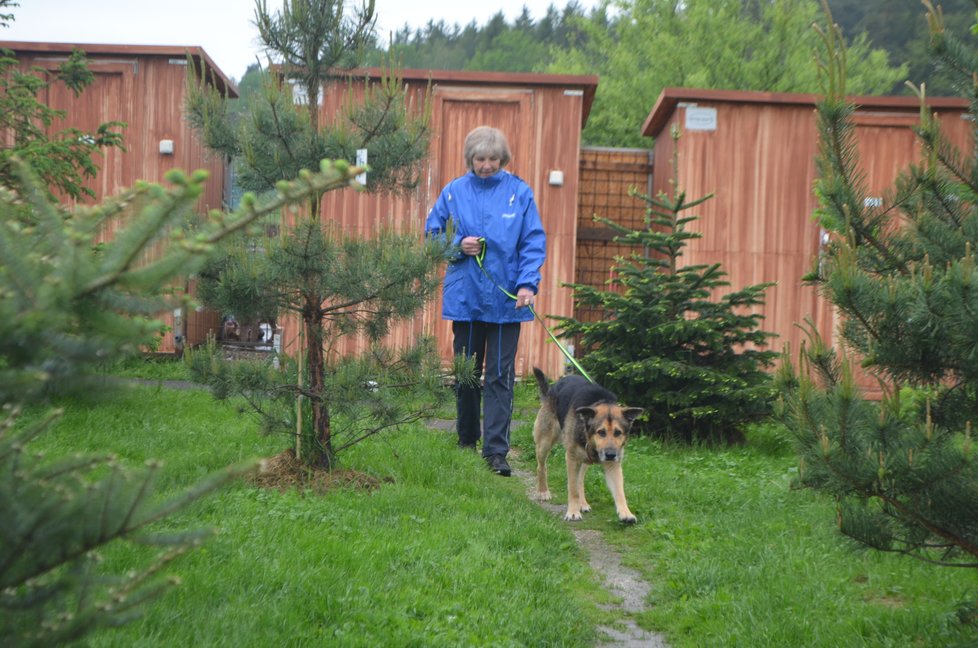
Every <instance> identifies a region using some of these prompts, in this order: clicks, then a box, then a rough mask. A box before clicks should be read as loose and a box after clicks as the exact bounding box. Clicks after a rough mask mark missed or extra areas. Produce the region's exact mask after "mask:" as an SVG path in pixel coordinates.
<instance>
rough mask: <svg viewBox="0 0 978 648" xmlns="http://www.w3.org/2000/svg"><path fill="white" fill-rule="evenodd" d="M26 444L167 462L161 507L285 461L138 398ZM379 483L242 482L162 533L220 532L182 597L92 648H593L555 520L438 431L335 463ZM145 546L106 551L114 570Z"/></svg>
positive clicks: (591, 609) (247, 431)
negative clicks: (211, 481) (217, 474)
mask: <svg viewBox="0 0 978 648" xmlns="http://www.w3.org/2000/svg"><path fill="white" fill-rule="evenodd" d="M64 405H65V416H64V418H63V419H62V420H61V421H60V422H59V424H58V425H57V426H56V427H55V428H54V429H53V430H51V431H50V432H48V433H47V434H46V435H44V437H43V438H42V440H41V441H40V442H39V443H38V444H37V448H36V449H43V450H45V451H46V452H47V454H48V455H49V456H53V455H57V454H63V453H67V452H74V451H76V450H79V451H81V450H84V451H87V452H105V451H110V452H114V453H116V454H118V455H119V456H120V457H121V458H122V459H123V460H124V461H125V462H126V463H127V464H130V465H138V464H139V463H141V462H142V461H143V460H145V459H147V458H149V457H156V458H161V459H163V460H164V461H165V469H164V475H163V478H162V480H161V482H160V486H161V489H162V490H163V492H164V493H165V492H168V491H171V490H174V489H178V488H180V487H182V486H186V485H188V484H190V483H192V482H193V481H194V480H196V479H199V478H200V477H201V476H202V475H204V474H206V473H208V472H210V471H212V470H216V469H218V468H220V467H222V466H224V465H226V464H228V463H232V462H236V461H238V460H240V459H243V458H247V457H254V456H269V455H272V454H276V453H278V452H279V451H280V450H281V449H282V448H284V447H285V446H286V444H285V440H284V439H281V438H267V437H264V438H263V437H261V436H259V435H258V434H257V433H256V432H255V429H254V426H252V425H250V424H249V423H248V422H247V420H246V419H244V418H241V417H239V416H238V415H237V414H236V413H235V412H234V410H232V409H231V408H227V407H224V406H222V405H217V404H215V403H214V402H213V401H212V400H211V399H210V397H209V396H208V395H207V394H206V393H203V392H199V391H192V390H191V391H186V390H180V391H176V390H169V389H160V388H155V387H135V388H132V389H131V390H129V391H128V392H127V393H126V394H124V395H122V396H120V397H119V398H118V399H116V400H115V401H114V402H111V403H106V402H102V403H99V404H98V405H95V406H93V405H91V404H86V403H80V402H68V403H65V404H64ZM344 460H345V462H346V465H347V466H350V467H357V468H359V469H362V470H364V471H366V472H368V473H369V474H371V475H373V476H375V477H377V478H378V479H380V480H383V485H382V486H381V487H380V488H378V489H375V490H370V491H368V490H355V489H352V488H340V489H336V490H334V491H332V492H330V493H328V494H327V495H325V496H318V495H313V494H308V493H300V492H296V491H291V492H284V493H283V492H278V491H275V490H263V489H258V488H255V487H251V486H249V485H246V484H243V483H242V484H237V485H235V486H232V487H230V488H227V489H225V490H224V491H222V492H220V493H218V494H216V495H214V496H211V497H210V498H208V499H206V500H204V501H202V502H200V503H198V504H197V505H195V506H194V507H193V508H192V509H191V510H189V511H187V512H185V513H182V514H180V515H179V516H177V517H176V518H175V519H173V520H172V521H171V522H170V525H171V526H173V527H174V528H200V527H207V526H213V527H217V528H218V529H219V530H220V533H219V534H218V535H217V536H215V537H214V538H212V539H211V540H209V541H208V542H207V544H206V545H205V546H204V547H203V548H202V549H200V550H197V551H195V552H192V553H191V554H189V555H188V556H185V557H183V558H181V559H180V560H179V561H178V563H177V564H176V565H175V568H174V569H173V570H172V571H173V572H175V573H177V574H179V576H180V578H181V580H182V584H181V585H180V586H179V587H176V588H174V589H172V590H170V591H169V592H168V593H167V594H165V595H164V596H163V597H162V598H161V599H159V600H158V601H156V602H155V603H154V604H152V605H151V606H150V608H149V609H148V611H147V613H146V614H145V615H144V616H143V617H142V618H141V619H138V620H136V621H135V622H133V623H131V624H130V625H127V626H124V627H122V628H120V629H116V630H106V631H101V632H99V633H96V634H95V635H92V636H91V637H89V638H88V639H87V641H86V645H89V646H127V647H128V646H183V645H186V646H190V645H207V646H236V647H241V646H282V645H288V646H321V645H330V646H380V645H402V646H412V645H414V646H460V645H493V646H526V645H552V646H558V645H559V646H586V645H590V644H591V643H592V641H593V638H594V629H593V628H594V626H595V624H596V621H597V618H598V616H597V615H598V611H597V609H596V607H595V604H594V603H593V601H594V600H595V599H596V597H598V596H600V593H599V592H598V591H597V589H596V587H597V586H596V584H595V582H594V581H593V580H592V579H591V578H590V576H589V575H588V574H587V573H586V572H582V571H581V570H580V569H579V566H580V565H581V564H585V561H584V558H583V556H582V555H581V553H580V551H579V550H578V549H577V547H576V545H575V543H574V540H573V537H572V535H571V534H570V533H569V532H568V531H567V529H566V528H564V527H563V525H562V523H560V522H559V521H558V520H556V519H554V518H553V517H552V516H549V515H547V514H546V513H544V512H542V511H541V510H540V509H539V508H538V507H537V506H536V505H534V504H533V503H532V502H530V501H528V500H527V498H526V497H525V487H524V485H523V484H522V483H521V482H519V481H518V480H505V479H500V478H499V477H497V476H495V475H493V474H491V473H490V472H489V471H488V470H486V468H485V466H484V464H483V463H482V461H481V459H480V458H479V457H478V456H477V455H475V454H474V453H468V452H462V451H460V450H458V449H457V448H456V447H455V439H454V438H452V436H451V435H450V434H447V433H444V432H442V433H436V432H430V431H427V430H423V429H415V430H409V431H405V432H403V433H401V434H398V435H389V436H387V437H384V438H377V439H375V440H373V441H372V442H370V443H364V444H361V445H360V446H358V447H356V448H355V449H353V450H351V451H350V452H349V453H347V454H345V455H344ZM144 556H145V553H144V549H143V548H141V547H138V546H129V545H125V544H120V545H119V546H115V547H113V548H112V550H111V551H106V552H105V560H106V565H107V567H108V568H110V569H111V570H113V571H116V572H118V571H121V570H124V569H128V568H130V566H132V565H139V564H140V560H141V558H143V557H144Z"/></svg>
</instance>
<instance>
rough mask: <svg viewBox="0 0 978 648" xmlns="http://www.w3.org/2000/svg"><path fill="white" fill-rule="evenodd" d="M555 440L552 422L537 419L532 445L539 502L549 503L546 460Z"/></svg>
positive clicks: (539, 417) (555, 431)
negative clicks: (535, 463) (534, 455)
mask: <svg viewBox="0 0 978 648" xmlns="http://www.w3.org/2000/svg"><path fill="white" fill-rule="evenodd" d="M556 440H557V430H555V426H554V425H553V423H552V422H550V421H548V420H546V419H545V418H543V415H542V414H541V415H540V416H538V417H537V421H536V423H534V424H533V443H534V446H535V450H536V456H537V499H538V500H540V501H541V502H549V501H550V486H549V485H548V484H547V460H548V459H549V458H550V450H551V448H553V446H554V442H555V441H556Z"/></svg>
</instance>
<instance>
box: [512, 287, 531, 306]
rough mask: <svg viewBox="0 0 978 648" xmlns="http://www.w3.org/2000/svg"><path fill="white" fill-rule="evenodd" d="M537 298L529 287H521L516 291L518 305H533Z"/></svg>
mask: <svg viewBox="0 0 978 648" xmlns="http://www.w3.org/2000/svg"><path fill="white" fill-rule="evenodd" d="M535 299H536V295H535V294H533V291H532V290H530V289H529V288H520V289H519V290H517V291H516V307H517V308H524V307H526V306H532V305H533V301H534V300H535Z"/></svg>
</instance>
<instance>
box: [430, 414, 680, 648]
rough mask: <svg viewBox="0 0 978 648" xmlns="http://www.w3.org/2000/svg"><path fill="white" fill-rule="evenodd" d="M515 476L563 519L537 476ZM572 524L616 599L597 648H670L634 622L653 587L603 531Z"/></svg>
mask: <svg viewBox="0 0 978 648" xmlns="http://www.w3.org/2000/svg"><path fill="white" fill-rule="evenodd" d="M428 426H429V427H431V428H433V429H437V430H445V431H449V432H454V431H455V421H443V420H432V421H428ZM514 454H515V453H514ZM513 476H514V477H516V478H518V479H522V480H523V482H524V483H525V484H526V487H527V496H528V497H529V498H530V499H531V500H533V501H534V502H536V503H537V504H539V505H540V506H541V507H542V508H544V509H545V510H547V511H550V512H551V513H552V514H554V515H558V516H560V517H563V515H564V508H565V507H564V506H563V505H560V504H553V503H551V502H541V501H540V500H538V499H536V498H535V497H534V496H533V492H534V489H535V480H536V476H535V475H534V474H533V473H531V472H528V471H525V470H513ZM568 524H569V525H570V527H571V531H572V532H573V534H574V538H575V539H576V540H577V544H578V545H580V546H581V547H582V548H583V549H584V551H585V552H586V553H587V556H588V562H589V563H590V565H591V569H593V570H594V573H595V574H597V575H598V576H599V577H600V578H601V580H602V582H603V585H604V588H605V589H606V590H608V592H609V593H611V595H612V596H613V597H614V598H615V602H613V603H611V604H608V605H603V606H601V607H602V609H604V610H605V611H607V612H608V613H609V617H610V618H614V619H616V620H617V622H616V623H615V624H614V625H602V626H599V627H598V631H599V632H601V633H602V634H603V635H604V637H603V638H602V639H599V640H598V643H597V644H595V646H596V648H668V646H669V644H667V643H666V640H665V637H663V636H662V635H660V634H658V633H655V632H649V631H647V630H644V629H643V628H641V627H639V625H638V624H637V623H635V620H634V616H635V615H637V614H638V613H640V612H642V611H643V610H644V609H645V600H646V599H647V598H648V594H649V589H650V588H651V586H650V585H649V583H648V582H647V581H645V580H644V579H643V578H642V575H641V574H639V573H638V572H636V571H635V570H634V569H631V568H629V567H626V566H624V565H622V564H621V554H619V553H618V552H616V551H614V550H613V549H612V548H610V547H609V546H608V544H607V543H606V542H604V539H603V538H602V536H601V532H600V531H596V530H593V529H576V528H574V525H573V523H568Z"/></svg>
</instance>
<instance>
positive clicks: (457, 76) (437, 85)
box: [280, 69, 597, 376]
mask: <svg viewBox="0 0 978 648" xmlns="http://www.w3.org/2000/svg"><path fill="white" fill-rule="evenodd" d="M382 73H383V71H382V70H380V69H368V70H357V71H354V72H353V73H352V74H351V75H350V78H349V79H337V80H336V81H335V82H333V83H331V84H330V85H328V86H327V87H326V88H325V92H324V101H323V105H322V107H321V109H320V115H321V118H322V119H324V120H333V119H336V118H337V115H338V111H340V110H341V109H342V102H343V101H344V100H345V99H346V97H347V95H346V94H345V93H346V92H347V90H348V88H349V87H351V86H350V85H349V84H353V85H352V87H353V93H354V94H353V96H354V97H358V96H362V93H363V87H365V85H364V84H367V83H374V82H376V81H377V80H378V79H379V78H380V77H381V76H382ZM400 74H401V76H402V78H403V80H404V83H405V84H406V87H407V89H408V94H409V97H410V99H409V101H410V102H411V103H412V105H413V106H414V107H415V108H416V109H418V110H421V109H423V108H425V107H427V108H430V110H431V129H432V137H431V141H430V144H429V156H428V159H427V160H426V161H425V163H424V165H423V168H422V173H421V181H420V183H419V184H418V186H417V187H416V189H414V190H413V191H412V192H410V193H409V194H407V195H405V196H397V197H394V196H389V195H381V194H363V193H358V192H355V191H353V190H343V191H335V192H331V193H330V194H327V196H326V197H325V200H324V204H323V211H322V213H323V215H324V217H325V218H326V219H328V221H329V222H330V223H331V224H332V225H333V226H336V227H338V228H339V229H340V231H342V232H346V233H351V234H356V235H362V236H370V235H372V234H374V233H376V232H377V231H378V230H379V228H382V227H389V228H393V229H394V230H396V231H400V232H415V233H416V234H417V236H418V237H419V238H420V237H422V236H423V226H424V221H425V218H426V216H427V214H428V210H429V209H430V208H431V206H432V205H434V202H435V200H436V199H437V197H438V195H439V193H440V192H441V189H442V187H443V186H444V185H445V184H447V183H448V182H449V181H450V180H451V179H452V178H455V177H457V176H459V175H462V174H463V173H464V172H465V171H466V168H465V163H464V160H463V159H462V144H463V141H464V139H465V136H466V135H467V134H468V132H469V131H470V130H472V129H473V128H475V127H476V126H479V125H483V124H486V125H490V126H495V127H497V128H500V129H501V130H503V131H504V132H505V133H506V135H507V138H508V139H509V143H510V147H511V148H512V152H513V159H512V161H511V162H510V163H509V166H508V167H507V169H508V170H509V171H511V172H512V173H514V174H516V175H518V176H520V177H521V178H523V179H524V180H525V181H526V182H527V183H528V184H529V185H530V186H531V187H532V188H533V190H534V194H535V197H536V201H537V206H538V208H539V210H540V214H541V218H542V220H543V224H544V228H545V230H546V232H547V260H546V263H545V264H544V266H543V268H542V269H541V271H542V275H543V279H542V282H541V285H540V293H539V298H538V300H537V305H536V309H537V312H538V313H540V314H541V315H542V316H546V315H563V316H567V315H570V314H571V313H572V310H573V303H572V296H571V291H570V289H568V288H565V287H563V286H562V284H564V283H570V282H572V281H573V280H574V276H575V274H574V273H575V248H576V240H577V214H578V209H577V193H578V167H579V158H580V148H581V129H582V128H583V125H584V123H585V121H586V119H587V114H588V111H589V109H590V105H591V101H592V100H593V97H594V91H595V88H596V87H597V78H596V77H592V76H573V75H545V74H522V73H520V74H509V73H506V74H504V73H496V72H484V73H483V72H458V71H441V70H402V71H401V72H400ZM358 84H359V86H360V87H359V88H358V87H357V86H358ZM551 171H561V172H563V183H562V184H560V185H556V184H554V185H551V184H550V182H549V178H550V175H551ZM280 327H281V328H282V340H283V349H284V350H286V351H294V350H295V349H296V347H297V345H298V337H299V325H298V322H297V321H296V319H295V318H292V317H286V318H283V320H282V321H281V322H280ZM422 335H434V336H435V338H436V340H437V344H438V349H439V354H440V355H441V357H442V360H443V362H445V363H446V364H447V363H448V362H449V361H450V360H451V356H452V339H451V325H450V322H447V321H444V320H442V318H441V296H440V294H439V296H438V298H437V299H436V300H434V301H433V302H432V303H430V304H429V305H428V307H427V308H425V310H424V311H423V312H422V313H421V314H420V315H418V316H417V317H416V318H414V319H413V320H411V321H407V322H402V323H400V324H399V325H398V326H397V327H396V328H395V329H394V330H393V331H392V332H391V334H390V335H389V336H388V339H387V340H386V341H385V342H386V343H387V344H389V345H391V346H393V347H395V348H398V347H403V346H406V345H408V344H410V343H412V342H414V341H416V340H417V339H418V338H419V337H420V336H422ZM365 348H366V340H365V339H363V338H356V337H352V336H351V337H350V338H349V339H345V340H341V341H339V342H338V343H337V344H336V345H335V346H334V347H333V348H332V350H333V351H334V352H336V353H342V354H348V353H356V352H359V351H362V350H364V349H365ZM564 365H565V360H564V358H563V356H562V354H561V353H560V350H559V349H557V348H556V345H554V344H553V343H552V342H551V341H550V340H549V337H548V335H547V334H546V331H545V330H544V329H543V327H542V326H541V325H540V324H539V322H528V323H526V324H524V326H523V327H522V332H521V336H520V344H519V349H518V351H517V358H516V371H517V374H518V375H520V376H523V375H526V374H527V373H529V371H530V369H531V368H532V367H533V366H539V367H541V368H542V369H544V371H546V372H547V373H548V374H550V375H559V374H560V373H562V372H563V371H564Z"/></svg>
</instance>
